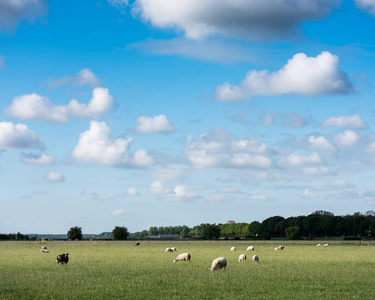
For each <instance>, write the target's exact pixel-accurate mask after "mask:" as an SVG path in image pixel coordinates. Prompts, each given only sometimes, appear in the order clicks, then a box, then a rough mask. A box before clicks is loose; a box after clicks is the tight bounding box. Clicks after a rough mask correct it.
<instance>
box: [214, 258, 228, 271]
mask: <svg viewBox="0 0 375 300" xmlns="http://www.w3.org/2000/svg"><path fill="white" fill-rule="evenodd" d="M226 267H227V260H226V259H225V257H218V258H216V259H214V260H213V261H212V266H211V272H214V271H216V270H219V269H221V268H224V270H225V268H226Z"/></svg>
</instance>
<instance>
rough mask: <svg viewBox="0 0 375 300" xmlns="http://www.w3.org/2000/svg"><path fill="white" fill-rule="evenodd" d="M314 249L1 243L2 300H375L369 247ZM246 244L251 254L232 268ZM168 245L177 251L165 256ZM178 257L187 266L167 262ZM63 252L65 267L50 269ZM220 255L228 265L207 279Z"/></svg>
mask: <svg viewBox="0 0 375 300" xmlns="http://www.w3.org/2000/svg"><path fill="white" fill-rule="evenodd" d="M317 243H318V241H317V242H313V243H312V242H311V243H309V244H305V245H304V244H302V243H296V242H294V243H290V244H288V243H287V242H286V243H285V246H286V247H285V249H284V250H283V251H275V250H274V248H275V246H277V245H278V244H275V242H258V241H257V242H245V241H234V242H231V241H225V242H206V241H204V242H200V241H197V242H169V241H168V242H141V245H140V246H138V247H135V246H134V244H135V243H134V242H133V241H126V242H98V241H91V242H90V241H84V242H83V241H80V242H60V241H47V242H46V243H45V244H41V243H40V242H35V241H28V242H9V241H7V242H0V253H1V256H0V299H250V298H253V299H276V298H277V299H374V297H375V296H374V295H375V291H374V282H375V245H373V244H362V245H359V244H358V243H353V244H350V243H349V244H348V243H346V244H345V243H341V244H340V243H336V244H333V245H331V243H330V246H329V247H316V246H315V245H316V244H317ZM43 245H45V246H47V248H48V249H49V251H50V253H41V251H40V250H41V247H42V246H43ZM249 245H254V246H255V251H254V252H248V253H247V254H248V255H247V256H248V260H247V261H246V262H245V263H243V264H241V263H238V261H237V260H238V256H239V255H240V254H241V253H245V250H246V247H247V246H249ZM172 246H176V247H177V253H176V252H175V253H164V249H165V248H166V247H172ZM231 246H235V247H236V248H237V251H236V252H229V249H230V247H231ZM183 252H189V253H190V254H191V256H192V260H191V262H188V263H186V262H178V263H176V264H173V263H172V261H173V259H174V258H175V257H176V256H177V255H178V254H179V253H183ZM62 253H69V258H70V260H69V263H68V264H67V265H66V266H61V265H57V264H56V256H57V255H58V254H62ZM253 254H257V255H258V256H259V264H253V263H252V262H251V256H252V255H253ZM219 256H224V257H226V258H227V261H228V267H227V269H226V270H219V271H217V272H214V273H212V272H211V271H210V269H209V268H210V267H211V262H212V260H213V259H214V258H217V257H219Z"/></svg>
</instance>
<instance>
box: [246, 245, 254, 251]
mask: <svg viewBox="0 0 375 300" xmlns="http://www.w3.org/2000/svg"><path fill="white" fill-rule="evenodd" d="M247 251H255V250H254V246H249V247H247V249H246V252H247Z"/></svg>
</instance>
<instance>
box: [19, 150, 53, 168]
mask: <svg viewBox="0 0 375 300" xmlns="http://www.w3.org/2000/svg"><path fill="white" fill-rule="evenodd" d="M22 161H23V162H25V163H27V164H32V165H39V166H50V165H53V164H54V163H55V158H54V157H53V156H51V155H45V154H34V153H23V154H22Z"/></svg>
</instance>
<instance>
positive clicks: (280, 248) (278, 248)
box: [275, 246, 285, 250]
mask: <svg viewBox="0 0 375 300" xmlns="http://www.w3.org/2000/svg"><path fill="white" fill-rule="evenodd" d="M284 248H285V246H279V247H276V248H275V250H284Z"/></svg>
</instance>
